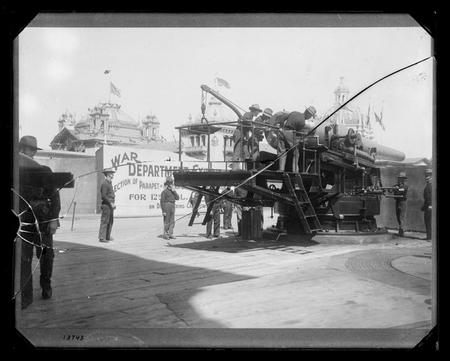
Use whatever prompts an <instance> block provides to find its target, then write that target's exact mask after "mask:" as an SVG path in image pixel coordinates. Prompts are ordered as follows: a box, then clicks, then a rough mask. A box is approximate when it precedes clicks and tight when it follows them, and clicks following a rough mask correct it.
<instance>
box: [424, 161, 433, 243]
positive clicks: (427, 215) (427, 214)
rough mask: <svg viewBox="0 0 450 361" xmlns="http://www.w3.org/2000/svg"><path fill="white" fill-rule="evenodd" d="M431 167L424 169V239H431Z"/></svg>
mask: <svg viewBox="0 0 450 361" xmlns="http://www.w3.org/2000/svg"><path fill="white" fill-rule="evenodd" d="M431 174H432V172H431V169H427V170H425V183H426V184H425V188H424V190H423V206H422V211H423V217H424V220H425V229H426V231H427V238H425V239H426V240H431V212H432V188H431Z"/></svg>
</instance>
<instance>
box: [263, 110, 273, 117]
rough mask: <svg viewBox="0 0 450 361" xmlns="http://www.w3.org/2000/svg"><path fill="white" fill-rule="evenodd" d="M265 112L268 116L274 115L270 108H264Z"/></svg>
mask: <svg viewBox="0 0 450 361" xmlns="http://www.w3.org/2000/svg"><path fill="white" fill-rule="evenodd" d="M263 114H264V115H267V116H268V117H271V116H272V115H273V110H272V109H270V108H266V109H264V112H263Z"/></svg>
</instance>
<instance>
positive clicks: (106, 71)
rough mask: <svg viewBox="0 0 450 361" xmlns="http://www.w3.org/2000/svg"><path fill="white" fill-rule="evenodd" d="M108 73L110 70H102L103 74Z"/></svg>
mask: <svg viewBox="0 0 450 361" xmlns="http://www.w3.org/2000/svg"><path fill="white" fill-rule="evenodd" d="M109 73H111V70H105V71H104V72H103V74H109Z"/></svg>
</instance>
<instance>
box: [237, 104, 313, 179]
mask: <svg viewBox="0 0 450 361" xmlns="http://www.w3.org/2000/svg"><path fill="white" fill-rule="evenodd" d="M249 110H250V111H249V112H246V113H244V115H243V116H242V118H241V124H239V125H238V126H237V127H236V129H235V131H234V134H233V139H234V151H233V158H232V160H233V161H234V162H233V164H232V169H234V170H235V169H239V168H240V164H239V161H241V162H244V161H247V160H250V161H253V162H256V161H257V160H258V155H259V150H258V149H259V148H258V144H259V142H260V141H262V140H263V138H264V125H268V126H269V127H271V128H272V129H279V134H280V135H281V136H280V138H279V139H278V140H277V154H278V155H281V154H283V153H285V151H286V150H287V149H290V148H291V147H293V146H294V145H295V144H297V143H298V141H299V136H300V135H301V134H300V131H302V130H303V128H304V126H305V124H306V123H307V122H308V121H311V120H312V119H313V118H314V117H315V115H316V113H317V111H316V109H315V108H314V107H313V106H309V107H307V108H306V110H305V111H304V112H303V113H301V112H298V111H293V112H286V111H280V112H276V113H273V110H272V109H270V108H266V109H264V111H263V110H261V108H260V107H259V105H258V104H253V105H252V106H250V107H249ZM252 121H253V124H252ZM255 125H256V126H255ZM286 159H287V155H286V154H283V155H282V156H281V158H280V159H279V163H278V164H279V170H285V167H286ZM298 160H299V150H298V148H295V149H294V151H293V160H292V170H293V171H294V172H296V171H298Z"/></svg>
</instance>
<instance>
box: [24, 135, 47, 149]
mask: <svg viewBox="0 0 450 361" xmlns="http://www.w3.org/2000/svg"><path fill="white" fill-rule="evenodd" d="M19 146H22V147H28V148H32V149H35V150H42V148H39V147H38V146H37V140H36V137H33V136H32V135H24V136H23V137H22V138H20V141H19Z"/></svg>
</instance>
